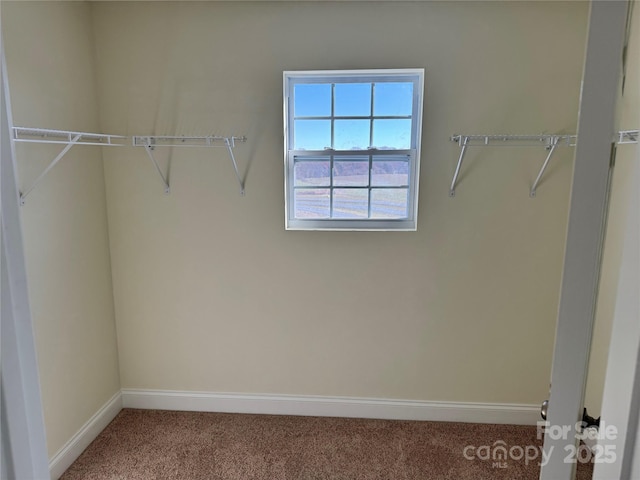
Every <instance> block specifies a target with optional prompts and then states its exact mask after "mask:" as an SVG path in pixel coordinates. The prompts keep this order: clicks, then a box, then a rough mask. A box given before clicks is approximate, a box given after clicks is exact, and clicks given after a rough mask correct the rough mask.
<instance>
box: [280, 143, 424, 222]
mask: <svg viewBox="0 0 640 480" xmlns="http://www.w3.org/2000/svg"><path fill="white" fill-rule="evenodd" d="M349 152H350V151H349ZM350 153H352V155H353V156H357V157H364V156H367V160H366V162H367V165H368V183H367V185H338V186H336V185H334V166H335V162H336V157H338V158H339V160H338V161H343V160H342V158H340V157H348V156H349V155H344V154H343V153H339V152H331V153H330V154H327V152H324V155H318V154H317V153H316V154H315V155H309V152H306V151H300V152H299V153H298V154H293V155H291V157H290V163H291V168H290V172H293V171H294V170H295V165H296V163H299V162H321V161H327V160H323V159H328V161H329V186H319V185H307V186H296V185H295V178H291V179H290V182H291V191H292V193H293V195H292V199H291V200H292V201H291V202H290V212H289V215H290V217H289V218H291V219H293V220H296V221H306V219H305V218H303V217H296V201H295V198H296V196H295V192H296V191H297V190H319V189H328V190H329V218H328V219H326V220H335V221H354V220H366V221H370V220H379V218H378V217H372V216H371V192H372V190H374V189H375V190H407V201H406V203H407V208H406V212H407V215H406V216H405V217H396V218H389V219H384V221H387V220H388V221H391V220H405V221H406V220H408V219H410V218H412V214H413V208H414V206H413V204H412V202H411V198H412V195H413V185H412V183H413V182H412V179H413V175H414V165H415V162H414V158H415V152H413V151H411V153H404V154H398V152H397V151H394V150H372V151H368V153H367V154H366V155H365V154H364V153H363V152H362V151H359V150H358V151H354V152H350ZM374 157H380V158H376V161H384V162H400V163H407V165H408V167H409V172H408V174H407V183H406V184H401V185H373V184H372V175H373V174H372V171H373V162H374ZM351 161H362V162H365V160H355V159H354V160H351ZM365 188H366V189H367V217H366V218H362V217H351V218H339V217H334V211H335V210H334V204H335V202H334V200H335V196H334V190H336V189H339V190H349V189H354V190H355V189H365Z"/></svg>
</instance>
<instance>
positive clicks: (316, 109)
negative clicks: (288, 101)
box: [293, 83, 331, 117]
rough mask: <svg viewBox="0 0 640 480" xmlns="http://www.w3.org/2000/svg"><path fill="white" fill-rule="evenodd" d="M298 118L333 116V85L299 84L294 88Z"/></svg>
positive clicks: (295, 111) (295, 109)
mask: <svg viewBox="0 0 640 480" xmlns="http://www.w3.org/2000/svg"><path fill="white" fill-rule="evenodd" d="M293 98H294V111H293V114H294V116H296V117H329V116H331V84H330V83H323V84H297V85H295V86H294V94H293Z"/></svg>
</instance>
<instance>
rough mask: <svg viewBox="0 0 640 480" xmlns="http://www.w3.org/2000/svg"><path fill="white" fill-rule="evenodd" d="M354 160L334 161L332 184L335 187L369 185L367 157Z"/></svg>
mask: <svg viewBox="0 0 640 480" xmlns="http://www.w3.org/2000/svg"><path fill="white" fill-rule="evenodd" d="M341 158H345V157H341ZM346 158H349V157H346ZM356 159H357V160H356ZM356 159H353V157H352V158H350V159H349V160H348V161H344V160H338V158H336V159H335V160H334V162H333V184H334V185H335V186H338V187H366V186H368V185H369V157H356Z"/></svg>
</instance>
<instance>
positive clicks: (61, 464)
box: [49, 392, 122, 480]
mask: <svg viewBox="0 0 640 480" xmlns="http://www.w3.org/2000/svg"><path fill="white" fill-rule="evenodd" d="M120 410H122V394H121V392H118V393H116V394H115V395H114V396H113V397H111V399H110V400H109V401H107V403H105V404H104V405H103V406H102V407H101V408H100V410H98V411H97V412H96V413H95V414H94V415H93V416H92V417H91V418H90V419H89V420H88V421H87V423H85V424H84V425H83V426H82V428H81V429H80V430H78V431H77V432H76V434H75V435H74V436H73V437H71V439H70V440H69V441H68V442H67V443H66V444H65V445H64V447H62V448H61V449H60V450H58V452H57V453H56V454H55V455H54V456H53V458H52V459H51V460H50V461H49V473H50V474H51V478H52V479H54V480H57V479H58V478H60V476H61V475H62V474H63V473H64V472H65V470H66V469H67V468H69V467H70V466H71V464H72V463H73V462H74V461H75V460H76V459H77V458H78V457H79V456H80V454H81V453H82V452H83V451H84V449H85V448H87V447H88V446H89V444H90V443H91V442H93V440H95V438H96V437H97V436H98V434H99V433H100V432H101V431H102V430H104V429H105V427H106V426H107V425H109V422H111V420H113V419H114V418H115V416H116V415H117V414H118V412H120Z"/></svg>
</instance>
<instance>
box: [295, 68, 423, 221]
mask: <svg viewBox="0 0 640 480" xmlns="http://www.w3.org/2000/svg"><path fill="white" fill-rule="evenodd" d="M283 80H284V81H283V85H284V92H283V99H284V186H285V192H284V193H285V228H286V229H287V230H364V231H370V230H374V231H380V230H393V231H398V230H400V231H415V230H417V219H418V187H419V178H420V147H421V133H422V111H423V103H424V102H423V97H424V69H384V70H313V71H285V72H284V74H283ZM383 81H388V82H408V81H411V82H413V83H414V87H413V109H412V114H411V119H412V125H411V146H410V148H409V149H408V150H393V149H376V148H375V147H374V148H368V149H362V150H332V149H325V150H320V151H316V150H293V139H294V133H293V118H294V115H293V113H294V112H293V105H294V101H293V94H294V86H295V85H296V84H304V83H368V82H383ZM331 118H339V117H333V116H332V117H331ZM363 118H367V117H363ZM369 118H371V119H373V118H374V117H369ZM350 155H357V156H367V155H368V156H370V158H371V156H372V155H375V156H386V155H390V156H396V157H397V156H398V155H406V156H407V157H408V159H409V182H408V183H409V185H408V205H407V210H408V215H407V217H406V218H402V219H365V218H362V219H336V218H329V219H297V218H295V212H294V200H293V198H294V197H293V195H294V181H293V180H294V179H293V170H294V169H293V165H294V159H295V158H299V157H304V156H309V157H318V156H327V157H330V158H332V157H333V156H340V157H345V156H350ZM370 164H371V160H370ZM332 188H334V187H333V186H331V187H329V189H332ZM335 188H338V187H335ZM367 188H369V189H371V188H372V186H371V185H370V184H369V185H368V187H367Z"/></svg>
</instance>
